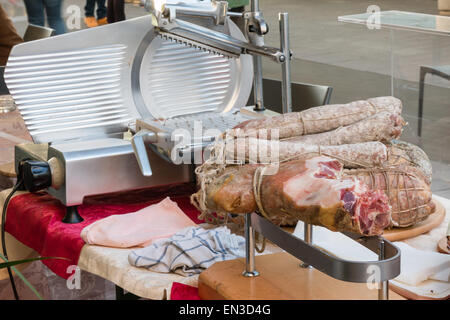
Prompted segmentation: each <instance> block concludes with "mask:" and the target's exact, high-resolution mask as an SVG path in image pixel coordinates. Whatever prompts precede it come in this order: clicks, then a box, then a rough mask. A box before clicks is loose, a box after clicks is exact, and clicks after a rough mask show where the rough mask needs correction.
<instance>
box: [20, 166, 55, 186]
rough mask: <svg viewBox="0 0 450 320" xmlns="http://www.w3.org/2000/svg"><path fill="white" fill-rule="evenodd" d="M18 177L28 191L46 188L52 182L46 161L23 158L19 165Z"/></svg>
mask: <svg viewBox="0 0 450 320" xmlns="http://www.w3.org/2000/svg"><path fill="white" fill-rule="evenodd" d="M19 178H22V179H23V184H24V187H25V189H26V190H28V191H30V192H35V191H39V190H42V189H45V188H48V187H50V186H51V184H52V173H51V170H50V165H49V164H48V162H46V161H36V160H25V161H22V162H21V164H20V165H19Z"/></svg>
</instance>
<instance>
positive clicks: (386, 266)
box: [251, 213, 400, 283]
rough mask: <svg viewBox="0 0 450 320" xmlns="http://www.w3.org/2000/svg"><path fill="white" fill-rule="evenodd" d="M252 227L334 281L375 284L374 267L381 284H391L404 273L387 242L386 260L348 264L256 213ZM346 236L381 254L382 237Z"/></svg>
mask: <svg viewBox="0 0 450 320" xmlns="http://www.w3.org/2000/svg"><path fill="white" fill-rule="evenodd" d="M251 224H252V226H253V227H254V229H255V231H257V232H259V233H262V234H263V235H264V236H265V237H266V238H267V239H268V240H270V241H272V242H273V243H274V244H276V245H277V246H279V247H280V248H282V249H284V250H286V251H287V252H288V253H290V254H292V255H293V256H295V257H297V258H298V259H300V260H302V261H303V262H305V263H307V264H309V265H311V266H313V267H314V268H316V269H317V270H319V271H321V272H323V273H325V274H327V275H329V276H331V277H333V278H336V279H339V280H343V281H350V282H366V283H369V282H372V278H373V273H372V272H371V271H372V270H373V269H374V268H376V269H377V270H379V281H387V280H390V279H393V278H395V277H397V276H398V275H399V274H400V250H399V249H398V248H397V247H396V246H394V245H393V244H392V243H391V242H389V241H387V240H384V241H385V256H384V259H383V260H377V261H360V262H359V261H348V260H343V259H340V258H337V257H335V256H333V255H331V254H329V253H327V252H325V251H323V250H321V249H319V248H316V247H314V246H311V245H309V244H307V243H306V242H305V241H303V240H302V239H299V238H297V237H295V236H293V235H291V234H290V233H288V232H286V231H284V230H282V229H281V228H279V227H277V226H276V225H274V224H273V223H271V222H270V221H268V220H266V219H265V218H263V217H261V216H259V215H258V214H256V213H252V215H251ZM343 234H345V235H346V236H349V237H350V238H352V239H354V240H357V241H358V242H359V243H361V244H362V245H364V246H365V247H367V248H369V249H370V250H372V251H374V252H378V245H379V241H378V237H362V238H361V237H360V236H359V235H355V234H349V233H343ZM377 280H378V279H377Z"/></svg>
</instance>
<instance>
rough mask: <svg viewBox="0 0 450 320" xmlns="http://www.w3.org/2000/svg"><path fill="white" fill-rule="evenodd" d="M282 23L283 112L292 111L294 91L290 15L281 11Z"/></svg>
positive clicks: (279, 15) (280, 20)
mask: <svg viewBox="0 0 450 320" xmlns="http://www.w3.org/2000/svg"><path fill="white" fill-rule="evenodd" d="M278 20H279V23H280V49H281V51H282V52H283V53H284V56H285V57H286V58H285V61H284V62H283V63H282V64H281V73H282V75H281V86H282V91H281V95H282V99H283V100H282V106H283V108H282V110H283V113H288V112H292V92H291V48H290V44H289V15H288V13H286V12H285V13H279V14H278Z"/></svg>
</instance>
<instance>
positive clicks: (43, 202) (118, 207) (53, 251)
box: [5, 184, 203, 279]
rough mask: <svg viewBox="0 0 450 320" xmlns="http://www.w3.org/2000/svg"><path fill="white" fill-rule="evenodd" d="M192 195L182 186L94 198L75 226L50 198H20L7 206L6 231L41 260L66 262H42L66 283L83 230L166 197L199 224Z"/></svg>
mask: <svg viewBox="0 0 450 320" xmlns="http://www.w3.org/2000/svg"><path fill="white" fill-rule="evenodd" d="M192 192H194V186H193V185H192V184H182V185H171V186H164V187H158V188H156V189H146V190H139V191H135V192H128V193H123V194H119V193H118V194H113V195H108V196H101V197H99V196H97V197H93V198H90V199H87V200H86V201H85V203H84V204H83V205H80V206H79V207H78V212H79V214H80V215H81V217H83V219H84V221H83V222H81V223H77V224H66V223H62V222H61V220H62V219H63V217H64V215H65V207H64V206H63V205H62V204H61V203H60V202H59V201H58V200H56V199H54V198H53V197H51V196H50V195H48V194H46V193H34V194H32V193H27V194H22V195H18V196H16V197H14V198H13V199H12V200H11V202H10V203H9V206H8V211H7V217H6V224H5V230H6V231H7V232H8V233H10V234H11V235H13V236H14V237H15V238H16V239H17V240H19V241H20V242H22V243H23V244H25V245H27V246H28V247H30V248H32V249H34V250H36V251H37V252H38V253H39V254H40V255H41V256H43V257H62V258H66V259H68V260H63V259H49V260H43V263H44V264H45V265H46V266H47V267H49V268H50V270H52V271H53V272H55V273H56V274H57V275H59V276H60V277H63V278H64V279H67V278H68V277H69V276H70V275H71V274H72V273H70V274H69V273H67V268H68V267H69V266H70V265H77V264H78V258H79V256H80V252H81V249H82V247H83V246H84V244H85V243H84V241H83V240H82V239H81V237H80V232H81V230H82V229H83V228H84V227H86V226H87V225H89V224H91V223H93V222H95V221H97V220H99V219H103V218H106V217H108V216H110V215H112V214H125V213H130V212H134V211H137V210H139V209H142V208H144V207H146V206H148V205H150V204H153V203H157V202H159V201H161V200H162V199H164V198H165V197H167V196H170V198H171V199H172V200H173V201H175V202H177V204H178V205H179V207H180V208H181V210H183V211H184V212H185V213H186V215H187V216H189V217H190V218H191V219H192V220H193V221H194V222H195V223H202V222H203V221H199V220H198V219H197V216H198V211H197V209H196V208H195V207H194V206H192V205H191V203H190V201H189V196H190V194H192Z"/></svg>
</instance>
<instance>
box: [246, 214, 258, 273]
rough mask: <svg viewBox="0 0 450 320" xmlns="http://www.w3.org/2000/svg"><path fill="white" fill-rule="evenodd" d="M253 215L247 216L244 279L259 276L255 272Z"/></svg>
mask: <svg viewBox="0 0 450 320" xmlns="http://www.w3.org/2000/svg"><path fill="white" fill-rule="evenodd" d="M251 215H252V214H251V213H247V214H245V271H244V272H243V273H242V275H243V276H244V277H256V276H259V272H258V271H256V270H255V232H254V230H253V227H252V220H251Z"/></svg>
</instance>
